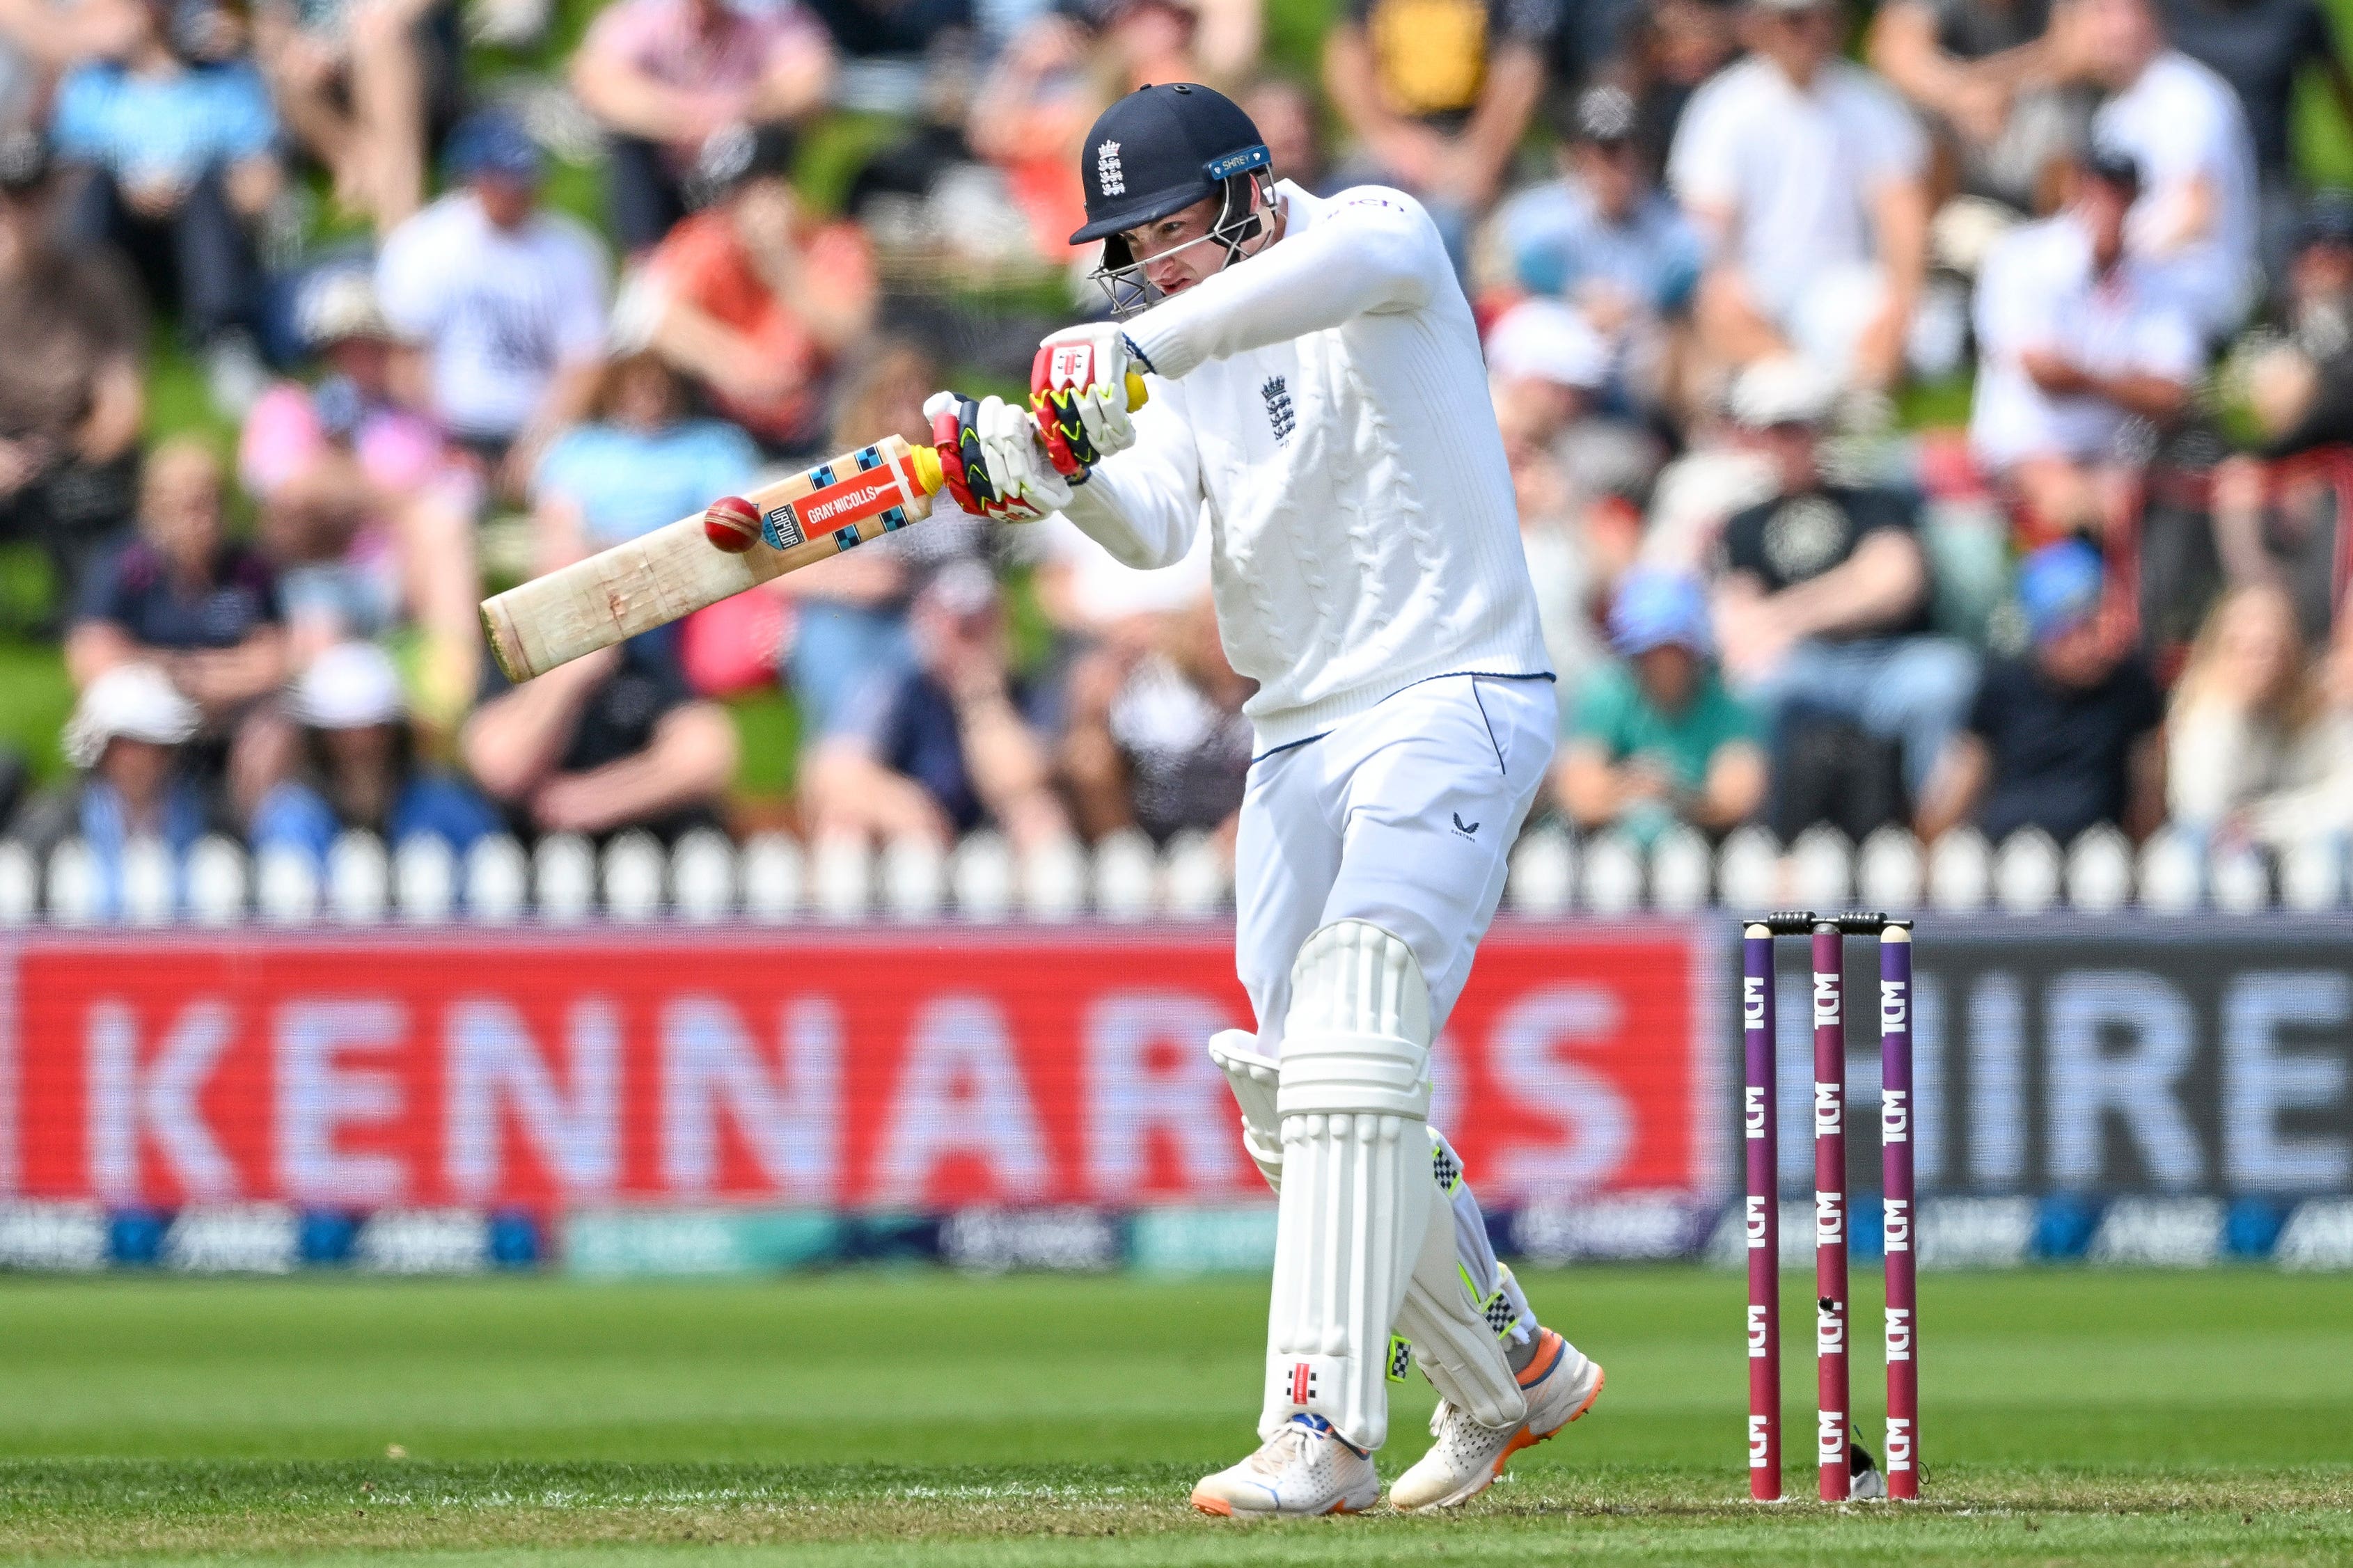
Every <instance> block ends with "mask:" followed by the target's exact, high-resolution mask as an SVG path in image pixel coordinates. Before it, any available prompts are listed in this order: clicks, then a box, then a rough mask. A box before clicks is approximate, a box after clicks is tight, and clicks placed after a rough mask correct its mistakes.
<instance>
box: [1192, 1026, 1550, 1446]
mask: <svg viewBox="0 0 2353 1568" xmlns="http://www.w3.org/2000/svg"><path fill="white" fill-rule="evenodd" d="M1257 1045H1258V1037H1257V1036H1255V1035H1252V1034H1250V1032H1249V1031H1248V1030H1245V1029H1225V1030H1220V1031H1219V1033H1217V1034H1215V1035H1212V1036H1210V1037H1209V1059H1210V1060H1211V1061H1213V1062H1215V1063H1217V1064H1218V1069H1219V1071H1220V1072H1223V1073H1224V1074H1225V1075H1226V1081H1227V1082H1228V1083H1229V1084H1230V1085H1231V1086H1232V1087H1233V1091H1234V1102H1235V1104H1237V1105H1238V1106H1240V1109H1241V1114H1242V1146H1243V1148H1245V1149H1247V1150H1248V1151H1249V1152H1250V1159H1251V1160H1252V1161H1254V1162H1255V1163H1257V1165H1258V1168H1259V1172H1260V1173H1261V1174H1262V1175H1264V1176H1265V1177H1266V1184H1267V1185H1268V1186H1270V1187H1272V1188H1273V1189H1274V1190H1275V1191H1276V1192H1278V1193H1280V1192H1281V1191H1282V1134H1281V1132H1280V1131H1279V1125H1278V1122H1277V1119H1276V1112H1275V1085H1276V1082H1277V1073H1278V1066H1277V1064H1276V1062H1275V1060H1274V1058H1271V1057H1263V1056H1261V1055H1259V1054H1258V1051H1257V1049H1256V1048H1255V1047H1257ZM1430 1183H1431V1189H1432V1194H1433V1198H1434V1201H1435V1203H1437V1204H1440V1205H1448V1206H1454V1205H1455V1204H1456V1195H1455V1194H1456V1193H1457V1190H1458V1189H1459V1188H1461V1185H1462V1170H1461V1163H1459V1162H1458V1160H1457V1159H1456V1157H1455V1154H1454V1152H1453V1150H1452V1149H1451V1148H1450V1147H1448V1145H1447V1143H1446V1141H1445V1140H1444V1139H1442V1138H1440V1136H1439V1135H1438V1131H1437V1129H1435V1128H1432V1129H1431V1130H1430ZM1473 1212H1474V1214H1475V1210H1474V1211H1473ZM1444 1218H1445V1215H1444V1214H1443V1211H1442V1210H1440V1209H1435V1208H1434V1209H1433V1210H1432V1211H1431V1215H1430V1221H1429V1223H1427V1224H1426V1225H1424V1226H1422V1236H1421V1247H1420V1248H1419V1251H1417V1252H1416V1253H1415V1255H1414V1265H1413V1273H1412V1275H1411V1276H1410V1277H1409V1279H1408V1280H1407V1283H1406V1292H1405V1300H1404V1302H1403V1304H1401V1305H1400V1306H1399V1307H1398V1315H1397V1331H1398V1334H1400V1335H1402V1336H1403V1337H1404V1338H1405V1339H1406V1340H1407V1341H1409V1342H1410V1343H1411V1344H1412V1346H1413V1354H1414V1358H1415V1359H1416V1360H1418V1361H1419V1362H1420V1363H1421V1370H1422V1372H1423V1373H1424V1374H1425V1375H1426V1376H1428V1377H1429V1379H1430V1384H1431V1386H1433V1387H1435V1388H1436V1389H1437V1390H1438V1392H1439V1394H1440V1395H1441V1396H1443V1397H1444V1398H1445V1399H1447V1400H1448V1401H1450V1402H1451V1403H1452V1404H1453V1405H1456V1406H1458V1407H1460V1408H1461V1410H1462V1411H1463V1412H1464V1413H1465V1414H1467V1415H1470V1417H1471V1418H1472V1420H1474V1421H1476V1422H1478V1423H1479V1424H1480V1425H1482V1426H1517V1425H1518V1424H1519V1423H1520V1422H1521V1421H1522V1420H1524V1419H1525V1417H1526V1414H1527V1398H1526V1396H1525V1394H1523V1393H1522V1392H1521V1389H1520V1384H1519V1380H1518V1379H1517V1378H1515V1377H1514V1376H1513V1375H1512V1366H1511V1363H1510V1362H1509V1361H1508V1360H1506V1359H1505V1356H1504V1342H1503V1340H1502V1339H1501V1338H1500V1337H1499V1336H1498V1334H1497V1332H1496V1324H1495V1323H1494V1322H1493V1321H1490V1319H1489V1317H1488V1315H1487V1312H1486V1311H1485V1310H1484V1303H1483V1302H1482V1301H1480V1300H1475V1299H1474V1296H1473V1291H1472V1287H1471V1285H1470V1284H1469V1283H1468V1282H1466V1279H1465V1278H1464V1276H1465V1271H1466V1269H1467V1268H1469V1267H1470V1265H1468V1264H1466V1263H1465V1262H1464V1261H1463V1260H1462V1258H1461V1254H1460V1252H1459V1250H1458V1248H1459V1247H1460V1246H1461V1238H1460V1237H1458V1235H1457V1232H1458V1230H1459V1228H1460V1226H1456V1225H1448V1224H1445V1223H1443V1221H1444ZM1498 1268H1500V1266H1498ZM1492 1294H1493V1293H1492V1292H1491V1295H1492ZM1283 1393H1284V1395H1285V1402H1286V1405H1287V1404H1288V1396H1289V1390H1288V1389H1287V1388H1286V1389H1285V1390H1284V1391H1283Z"/></svg>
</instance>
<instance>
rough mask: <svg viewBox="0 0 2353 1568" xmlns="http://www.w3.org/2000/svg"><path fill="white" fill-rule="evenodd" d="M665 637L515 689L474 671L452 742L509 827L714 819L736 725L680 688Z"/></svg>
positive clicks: (678, 824) (657, 827)
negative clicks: (475, 703) (471, 692)
mask: <svg viewBox="0 0 2353 1568" xmlns="http://www.w3.org/2000/svg"><path fill="white" fill-rule="evenodd" d="M675 640H676V639H674V638H671V637H663V636H661V635H659V634H649V635H648V636H645V637H631V638H630V639H629V640H628V642H625V643H623V644H621V645H620V646H619V647H607V648H599V649H598V650H597V651H596V652H595V653H592V654H588V655H586V656H585V657H583V658H575V659H574V660H573V661H572V662H571V663H569V664H565V665H559V666H557V667H556V668H554V669H551V670H549V671H548V672H547V673H546V674H545V675H543V676H539V677H537V678H536V679H533V680H531V681H529V682H527V683H525V684H524V685H522V686H520V687H510V686H509V685H508V684H507V682H506V680H505V679H504V678H503V677H502V676H501V674H500V673H499V670H498V668H497V667H496V666H495V665H493V666H490V667H487V668H484V670H483V671H482V690H483V700H482V703H481V705H480V707H479V708H477V709H476V710H474V715H473V717H472V718H470V719H469V720H468V721H466V727H465V729H464V730H463V731H460V732H459V752H460V754H461V755H462V756H463V757H464V759H465V763H466V771H467V772H468V773H471V774H472V775H473V779H474V783H475V784H478V785H479V786H480V788H481V790H482V793H483V794H485V795H489V796H490V797H491V800H492V801H493V802H495V803H496V804H497V805H499V807H500V808H501V810H502V811H503V812H504V813H505V815H506V816H507V819H508V821H509V822H510V823H512V825H513V826H514V828H515V830H516V831H517V832H518V833H521V834H524V835H526V836H531V835H537V834H542V833H583V834H588V835H592V836H597V837H602V836H604V835H607V834H611V833H617V832H620V831H622V830H623V829H625V828H631V827H643V828H646V829H648V830H649V831H651V832H654V833H656V834H659V835H660V836H661V837H666V838H669V837H677V836H678V835H679V834H681V833H684V832H686V831H688V830H690V829H691V828H694V827H698V826H716V825H717V824H718V822H719V810H720V807H721V805H723V801H724V798H725V795H726V791H727V785H728V783H729V781H731V780H732V779H733V777H734V775H735V758H736V742H735V726H734V724H733V721H731V720H730V719H729V718H728V717H727V710H725V709H723V708H722V707H720V706H719V705H718V704H717V703H715V702H706V701H703V700H701V699H699V698H697V697H696V696H695V694H694V691H693V689H692V688H691V687H690V686H688V684H687V681H686V677H685V675H684V674H683V672H681V669H680V668H679V663H678V658H677V654H676V652H675V647H674V644H675Z"/></svg>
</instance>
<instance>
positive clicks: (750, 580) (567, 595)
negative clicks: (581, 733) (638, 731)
mask: <svg viewBox="0 0 2353 1568" xmlns="http://www.w3.org/2000/svg"><path fill="white" fill-rule="evenodd" d="M1144 397H1145V393H1144V378H1143V377H1142V376H1140V375H1137V374H1133V373H1130V374H1129V375H1128V378H1127V405H1128V407H1129V408H1130V409H1131V410H1133V409H1135V408H1140V407H1142V406H1143V405H1144ZM943 483H944V479H943V477H942V475H941V472H940V459H939V454H938V453H937V452H936V451H934V449H933V448H931V447H918V446H915V445H913V443H911V442H909V441H907V440H906V439H904V438H903V437H898V436H886V437H883V438H882V439H881V440H880V441H877V442H876V443H875V444H874V445H872V446H871V447H860V448H859V449H858V450H857V451H854V452H846V453H844V454H843V455H842V456H840V457H839V458H834V459H833V460H832V461H831V462H827V463H819V464H818V466H817V467H816V468H810V469H807V471H805V472H803V473H797V474H792V475H789V476H787V477H786V478H784V479H778V480H777V481H776V482H775V483H774V484H770V485H763V486H762V487H760V488H759V489H755V490H753V491H751V492H750V493H749V494H747V495H746V496H745V497H744V499H745V500H748V501H750V502H751V503H752V505H753V506H754V508H756V509H757V510H758V511H759V513H760V540H759V542H757V543H755V544H754V545H753V546H752V548H751V549H749V550H747V551H745V552H744V553H742V554H740V555H732V554H730V553H728V552H726V551H723V550H721V549H719V548H718V547H717V546H715V545H713V544H712V542H710V541H709V540H708V539H706V538H704V537H703V532H702V513H700V512H697V513H696V514H694V515H693V516H692V517H684V518H681V519H679V521H676V522H673V523H670V524H668V525H666V526H664V527H661V528H658V529H655V530H654V531H652V532H650V533H647V534H642V535H640V536H638V538H636V539H632V540H629V541H628V542H624V543H620V544H617V545H615V546H613V548H612V549H610V550H607V551H604V552H601V553H599V554H596V555H592V556H590V557H589V558H588V559H587V560H586V561H577V562H575V563H572V564H571V565H569V566H565V567H563V568H561V569H559V570H557V571H554V572H550V573H548V574H546V575H545V576H543V577H534V578H533V579H532V580H531V581H530V582H528V583H524V584H520V585H518V586H516V587H512V588H510V589H508V590H507V591H506V592H505V593H503V594H500V595H494V596H493V597H491V598H489V599H485V600H484V601H483V602H482V629H483V631H484V632H485V633H486V634H487V635H488V636H489V637H490V643H491V657H493V658H496V659H497V660H498V661H499V668H501V669H502V670H504V671H505V672H506V677H507V679H509V680H512V681H515V682H518V683H520V682H522V681H525V680H529V679H531V678H532V677H533V676H535V675H544V674H546V673H547V672H548V671H549V670H551V669H554V668H555V667H556V666H557V665H559V664H565V663H567V662H569V661H570V660H572V659H575V658H579V657H580V656H581V655H583V654H588V653H594V652H596V650H597V649H598V648H600V647H612V646H613V645H614V644H615V643H617V642H623V641H626V640H628V638H630V637H636V636H637V635H638V633H640V632H646V631H651V630H652V629H653V628H654V627H656V626H666V625H668V624H669V623H670V622H671V621H675V620H678V619H679V618H681V616H690V615H692V614H693V613H694V612H695V611H697V610H699V609H702V607H703V606H704V605H712V604H716V603H718V602H719V601H720V600H722V599H724V598H728V597H731V596H732V595H736V594H741V593H744V591H745V590H747V589H751V588H756V587H758V586H759V585H760V584H763V583H766V582H770V581H772V580H774V579H775V578H777V577H781V576H783V575H784V574H786V573H787V572H797V571H799V570H800V569H801V568H802V567H804V566H807V565H811V564H814V563H817V562H819V561H824V560H827V559H828V558H829V557H832V556H835V555H839V554H840V553H841V552H843V551H845V550H849V549H854V548H855V547H856V546H858V545H860V544H863V543H865V542H867V541H868V540H870V539H872V538H875V537H876V536H877V535H880V534H883V533H890V532H893V531H897V530H899V529H902V528H905V527H907V526H908V525H909V524H910V523H913V522H917V521H922V520H923V518H926V517H929V516H930V515H931V511H932V498H933V497H934V495H936V494H938V493H939V489H940V487H941V485H942V484H943ZM713 499H716V498H713Z"/></svg>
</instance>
